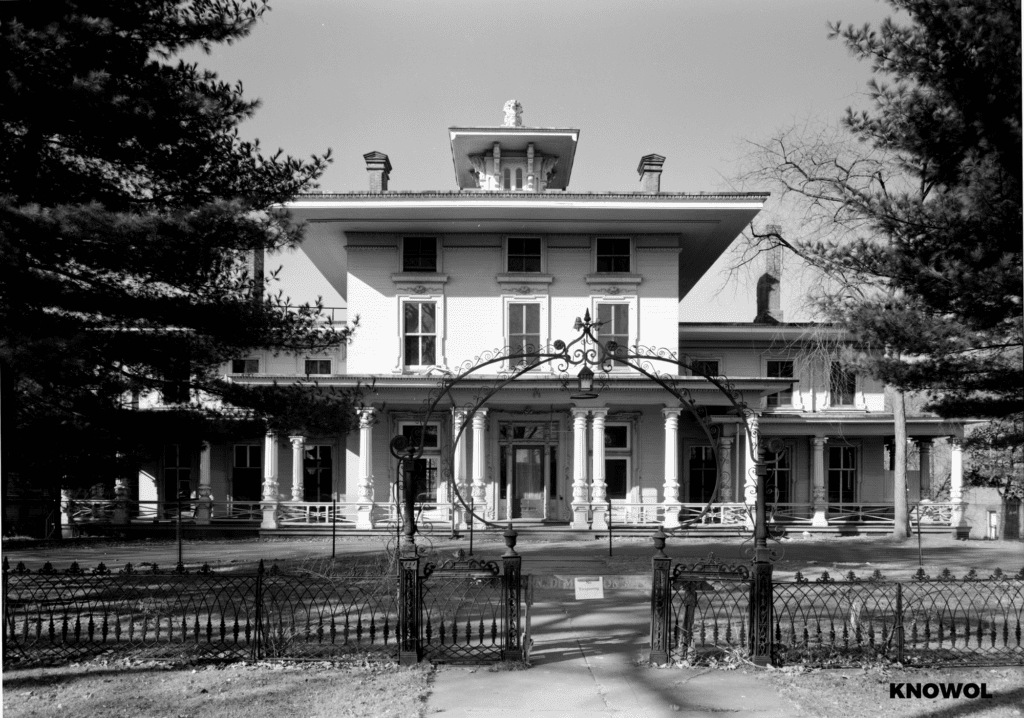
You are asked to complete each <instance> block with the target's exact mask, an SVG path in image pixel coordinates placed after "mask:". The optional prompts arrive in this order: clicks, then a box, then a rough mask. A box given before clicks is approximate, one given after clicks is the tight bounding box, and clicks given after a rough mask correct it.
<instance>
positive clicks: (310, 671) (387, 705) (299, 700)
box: [3, 657, 433, 718]
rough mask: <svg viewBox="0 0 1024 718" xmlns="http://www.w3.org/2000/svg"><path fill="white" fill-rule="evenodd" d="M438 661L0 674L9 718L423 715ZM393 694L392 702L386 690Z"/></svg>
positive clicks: (98, 665)
mask: <svg viewBox="0 0 1024 718" xmlns="http://www.w3.org/2000/svg"><path fill="white" fill-rule="evenodd" d="M432 676H433V668H432V667H431V666H429V665H425V666H418V667H414V668H399V667H398V666H396V665H395V664H394V663H392V662H390V661H386V660H377V661H374V660H369V659H366V658H357V657H353V658H351V659H349V660H348V661H345V662H334V663H327V662H316V663H293V664H281V663H276V664H275V663H235V664H225V665H206V666H200V665H188V664H185V665H182V664H178V665H173V664H165V663H157V662H139V661H91V662H82V663H72V664H68V665H64V666H57V667H52V668H31V669H19V670H8V671H5V672H4V675H3V713H4V715H5V716H7V718H34V717H36V716H38V717H39V718H43V717H46V718H49V716H54V715H73V716H75V717H76V718H115V717H120V716H128V717H131V718H134V717H135V716H146V718H200V717H205V716H218V717H219V718H251V717H252V716H254V715H267V716H302V717H303V718H327V717H328V716H331V717H332V718H334V717H339V716H340V717H344V718H347V717H349V716H351V717H353V718H355V717H357V716H360V717H362V716H369V717H372V718H377V717H378V716H379V717H382V718H383V717H385V716H387V717H394V718H406V717H408V718H412V717H414V716H420V715H421V714H422V710H423V703H424V701H425V700H426V697H427V695H428V693H429V687H430V682H431V679H432ZM385 696H386V699H384V697H385Z"/></svg>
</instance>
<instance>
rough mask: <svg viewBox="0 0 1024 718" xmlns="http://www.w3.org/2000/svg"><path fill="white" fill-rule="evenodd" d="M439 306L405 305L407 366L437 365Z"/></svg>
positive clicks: (411, 303) (432, 303) (426, 303)
mask: <svg viewBox="0 0 1024 718" xmlns="http://www.w3.org/2000/svg"><path fill="white" fill-rule="evenodd" d="M436 312H437V305H436V304H435V303H434V302H407V303H406V304H405V324H404V338H405V366H430V365H432V364H436V363H437V361H436V347H437V320H436Z"/></svg>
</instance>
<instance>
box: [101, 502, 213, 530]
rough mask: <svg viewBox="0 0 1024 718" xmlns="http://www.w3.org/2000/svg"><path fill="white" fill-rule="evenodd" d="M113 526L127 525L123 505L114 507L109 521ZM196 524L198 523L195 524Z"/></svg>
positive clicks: (125, 510) (126, 515)
mask: <svg viewBox="0 0 1024 718" xmlns="http://www.w3.org/2000/svg"><path fill="white" fill-rule="evenodd" d="M111 521H112V522H113V523H114V525H115V526H127V525H128V507H127V506H125V505H124V504H123V503H120V504H115V505H114V516H113V518H112V519H111ZM197 523H198V522H197Z"/></svg>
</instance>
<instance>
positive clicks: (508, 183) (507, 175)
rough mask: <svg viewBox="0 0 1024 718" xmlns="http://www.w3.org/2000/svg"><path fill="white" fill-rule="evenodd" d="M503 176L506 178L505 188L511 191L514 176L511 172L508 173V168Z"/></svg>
mask: <svg viewBox="0 0 1024 718" xmlns="http://www.w3.org/2000/svg"><path fill="white" fill-rule="evenodd" d="M502 174H503V175H504V177H505V184H504V188H505V190H511V189H512V175H511V173H510V172H509V171H508V167H506V168H505V169H504V171H503V172H502Z"/></svg>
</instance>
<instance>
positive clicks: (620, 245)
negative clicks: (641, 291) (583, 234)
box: [597, 237, 630, 272]
mask: <svg viewBox="0 0 1024 718" xmlns="http://www.w3.org/2000/svg"><path fill="white" fill-rule="evenodd" d="M629 249H630V248H629V238H628V237H614V238H608V237H602V238H599V239H598V240H597V271H598V272H628V271H629V254H630V252H629Z"/></svg>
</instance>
